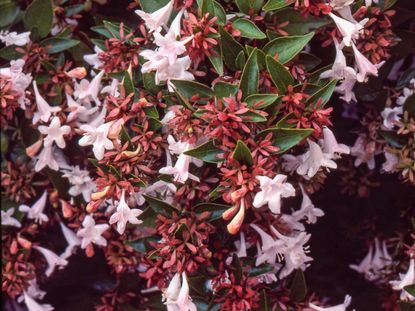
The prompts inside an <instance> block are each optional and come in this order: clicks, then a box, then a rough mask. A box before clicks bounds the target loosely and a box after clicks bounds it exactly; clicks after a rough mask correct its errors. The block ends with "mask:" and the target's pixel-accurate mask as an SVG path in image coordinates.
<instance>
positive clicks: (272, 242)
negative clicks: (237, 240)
mask: <svg viewBox="0 0 415 311" xmlns="http://www.w3.org/2000/svg"><path fill="white" fill-rule="evenodd" d="M251 227H252V228H254V229H255V231H256V232H258V234H259V235H260V237H261V241H262V246H261V248H260V249H259V252H258V256H257V257H256V262H255V265H256V266H259V265H261V264H263V263H264V262H268V263H269V264H271V265H274V264H275V263H276V262H277V255H278V256H280V257H281V256H282V255H281V250H282V247H283V244H284V243H283V241H280V240H278V239H275V238H274V237H272V236H271V235H269V234H268V233H266V232H265V231H264V230H262V229H261V228H260V227H259V226H257V225H255V224H251Z"/></svg>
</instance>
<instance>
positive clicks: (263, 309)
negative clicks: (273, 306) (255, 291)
mask: <svg viewBox="0 0 415 311" xmlns="http://www.w3.org/2000/svg"><path fill="white" fill-rule="evenodd" d="M259 310H260V311H269V307H268V299H267V292H266V291H265V289H263V290H261V300H260V301H259ZM277 310H278V309H277Z"/></svg>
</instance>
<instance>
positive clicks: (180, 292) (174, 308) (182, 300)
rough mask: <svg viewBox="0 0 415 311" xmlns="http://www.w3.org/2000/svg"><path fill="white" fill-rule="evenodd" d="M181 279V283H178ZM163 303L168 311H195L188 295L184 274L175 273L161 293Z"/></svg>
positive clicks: (187, 285)
mask: <svg viewBox="0 0 415 311" xmlns="http://www.w3.org/2000/svg"><path fill="white" fill-rule="evenodd" d="M180 278H181V279H182V283H181V282H180ZM163 301H165V302H164V304H165V305H166V306H167V310H168V311H197V308H196V305H195V304H194V303H193V302H192V299H191V297H190V295H189V283H188V282H187V276H186V272H183V273H182V274H179V273H176V274H175V275H174V277H173V278H172V280H171V281H170V284H169V286H168V287H167V289H166V290H165V291H164V293H163Z"/></svg>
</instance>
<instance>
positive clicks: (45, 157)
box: [35, 146, 59, 172]
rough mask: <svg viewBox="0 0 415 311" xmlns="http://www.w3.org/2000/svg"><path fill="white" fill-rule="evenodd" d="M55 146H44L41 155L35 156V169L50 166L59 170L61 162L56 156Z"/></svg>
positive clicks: (38, 170) (38, 169) (37, 170)
mask: <svg viewBox="0 0 415 311" xmlns="http://www.w3.org/2000/svg"><path fill="white" fill-rule="evenodd" d="M54 151H55V147H53V146H49V147H44V148H43V149H42V151H41V152H40V153H39V155H38V156H37V157H36V158H35V161H36V165H35V171H36V172H40V171H41V170H42V169H43V168H45V167H46V166H48V167H49V168H50V169H51V170H54V171H57V170H59V163H58V161H57V159H56V158H55V152H54Z"/></svg>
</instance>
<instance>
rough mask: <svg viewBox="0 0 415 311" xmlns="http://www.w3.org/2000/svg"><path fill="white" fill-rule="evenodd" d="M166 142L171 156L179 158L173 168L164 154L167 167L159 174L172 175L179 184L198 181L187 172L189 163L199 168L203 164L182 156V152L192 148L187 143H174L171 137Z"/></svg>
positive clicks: (168, 157)
mask: <svg viewBox="0 0 415 311" xmlns="http://www.w3.org/2000/svg"><path fill="white" fill-rule="evenodd" d="M167 141H168V143H169V151H170V152H171V153H172V154H178V155H179V156H178V158H177V161H176V164H175V165H174V167H173V166H172V163H171V157H170V154H169V153H168V152H166V156H167V165H166V166H165V167H162V168H161V169H160V170H159V172H160V173H162V174H168V175H173V176H174V181H177V182H180V183H184V182H186V180H187V179H189V178H190V179H192V180H195V181H200V180H199V178H198V177H197V176H195V175H193V174H191V173H190V172H189V166H190V163H191V162H193V163H194V164H195V165H197V166H201V165H202V164H203V162H202V161H200V160H198V159H195V158H192V157H191V156H188V155H185V154H184V152H186V151H187V150H190V149H192V148H193V147H194V146H192V145H190V144H189V143H188V142H181V141H177V142H176V141H175V140H174V138H173V136H171V135H169V136H168V137H167Z"/></svg>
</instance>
